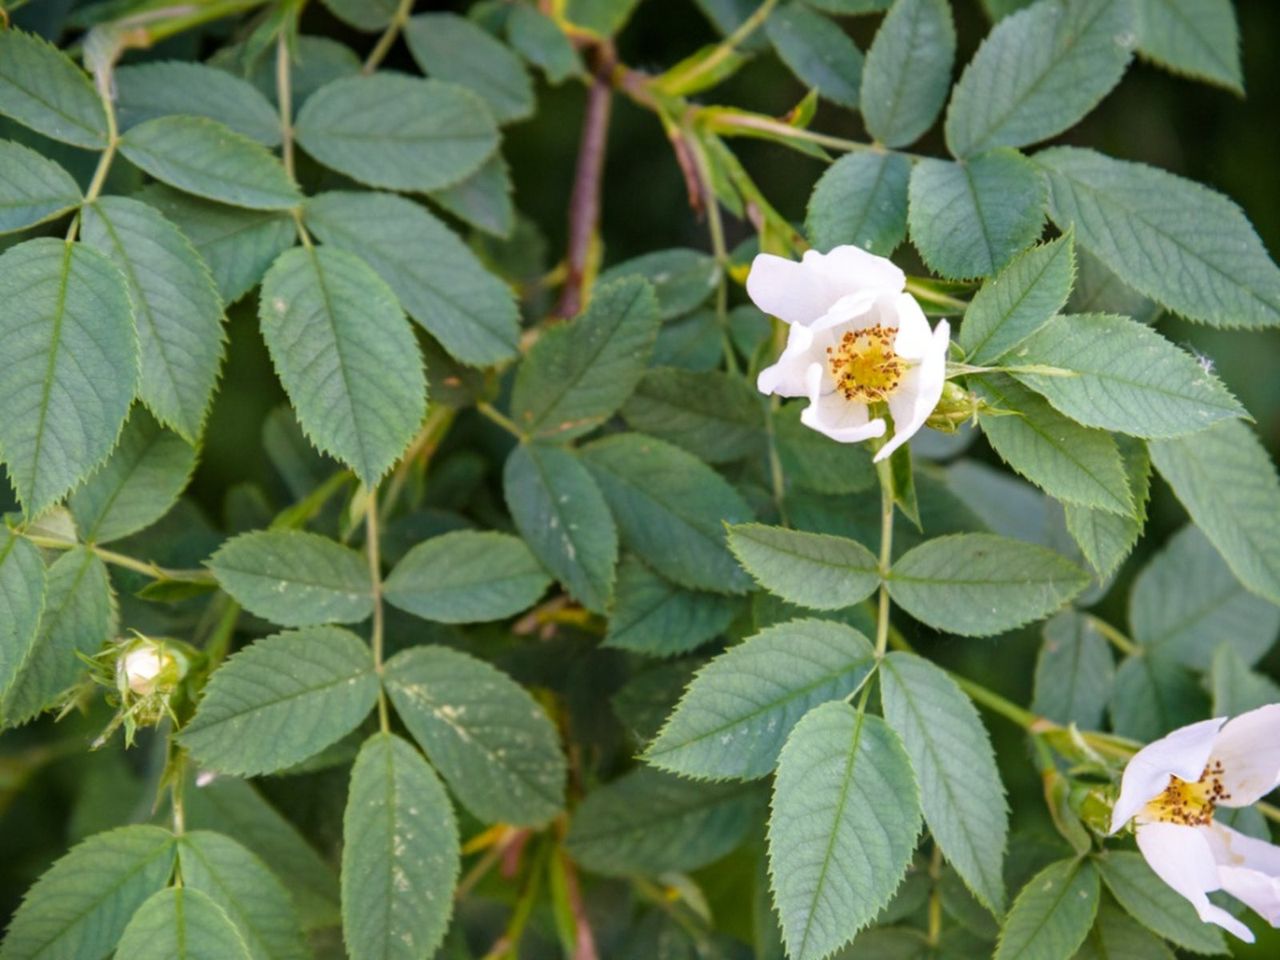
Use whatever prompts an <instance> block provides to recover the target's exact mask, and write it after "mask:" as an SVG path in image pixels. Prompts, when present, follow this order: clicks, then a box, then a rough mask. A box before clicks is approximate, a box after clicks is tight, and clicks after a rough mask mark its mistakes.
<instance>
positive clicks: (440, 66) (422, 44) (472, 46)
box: [404, 13, 534, 123]
mask: <svg viewBox="0 0 1280 960" xmlns="http://www.w3.org/2000/svg"><path fill="white" fill-rule="evenodd" d="M404 38H405V40H406V41H407V42H408V44H409V52H410V53H411V54H413V59H414V60H416V61H417V63H418V66H419V67H421V68H422V72H423V73H427V74H430V75H431V76H433V77H435V78H436V79H437V80H445V81H448V82H449V83H456V84H459V85H461V86H464V87H466V88H468V89H469V90H471V91H472V92H474V93H477V94H479V95H480V97H481V99H483V100H484V102H485V104H486V105H487V106H488V107H489V111H490V113H492V114H493V118H494V119H495V120H497V121H498V123H511V122H512V121H514V120H523V119H525V118H526V117H528V116H530V115H531V114H532V113H533V106H534V103H533V84H532V83H531V82H530V80H529V74H528V73H527V72H526V71H525V69H524V65H523V64H522V63H521V62H520V60H519V58H517V57H516V55H515V54H514V53H512V52H511V51H510V50H509V49H508V48H507V46H506V45H505V44H504V43H502V42H501V41H500V40H497V39H495V38H494V37H493V36H492V35H490V34H489V33H487V32H486V31H485V30H484V29H482V28H481V27H478V26H476V25H475V24H474V23H472V22H471V21H470V20H468V19H466V18H465V17H460V16H458V15H457V14H456V13H420V14H418V16H416V17H410V18H409V22H408V23H406V24H405V26H404Z"/></svg>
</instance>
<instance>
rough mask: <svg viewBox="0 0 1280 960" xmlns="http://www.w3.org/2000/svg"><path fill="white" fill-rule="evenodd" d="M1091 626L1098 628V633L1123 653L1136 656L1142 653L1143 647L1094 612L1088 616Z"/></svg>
mask: <svg viewBox="0 0 1280 960" xmlns="http://www.w3.org/2000/svg"><path fill="white" fill-rule="evenodd" d="M1087 619H1088V621H1089V626H1091V627H1093V629H1095V630H1097V631H1098V633H1100V634H1102V636H1103V637H1104V638H1105V639H1106V640H1107V642H1108V643H1110V644H1111V645H1112V646H1113V647H1115V648H1116V649H1117V650H1119V651H1120V652H1121V653H1123V654H1124V655H1125V656H1129V657H1136V656H1140V655H1141V654H1142V647H1140V646H1138V645H1137V644H1136V643H1134V642H1133V641H1132V640H1130V639H1129V638H1128V637H1126V636H1125V635H1124V634H1123V633H1122V632H1121V631H1119V630H1117V629H1116V628H1115V627H1113V626H1112V625H1111V624H1109V623H1107V622H1106V621H1105V620H1103V619H1101V618H1099V617H1095V616H1093V615H1092V614H1089V616H1088V618H1087Z"/></svg>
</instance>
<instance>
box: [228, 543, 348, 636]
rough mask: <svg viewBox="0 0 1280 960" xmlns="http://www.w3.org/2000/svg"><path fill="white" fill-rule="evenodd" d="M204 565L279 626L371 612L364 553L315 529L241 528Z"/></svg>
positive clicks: (237, 596)
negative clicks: (307, 530) (238, 534)
mask: <svg viewBox="0 0 1280 960" xmlns="http://www.w3.org/2000/svg"><path fill="white" fill-rule="evenodd" d="M209 568H210V569H211V570H212V571H213V573H214V576H216V577H217V578H218V584H219V586H221V587H222V589H223V590H225V591H227V593H229V594H231V596H232V597H233V598H234V599H235V601H236V602H237V603H239V604H240V605H241V606H243V607H244V608H245V609H247V610H248V611H249V612H250V613H255V614H257V615H258V616H260V617H263V618H264V619H266V620H270V621H271V622H272V623H278V624H281V625H282V626H286V627H308V626H312V625H315V624H321V623H359V622H360V621H362V620H364V619H365V618H367V617H368V616H369V614H371V613H373V583H372V581H371V580H370V578H369V565H368V564H367V563H366V562H365V559H364V557H362V556H361V555H360V554H358V553H356V552H355V551H354V550H352V549H351V548H350V547H348V546H344V545H343V544H341V543H337V542H336V541H334V540H330V539H329V538H328V537H322V536H320V535H319V534H315V533H305V532H303V531H301V530H257V531H254V532H252V533H244V534H241V535H240V536H238V537H235V538H234V539H232V540H228V541H227V542H226V543H225V544H223V545H222V548H221V549H219V550H218V552H217V553H215V554H214V555H213V556H212V557H211V558H210V559H209Z"/></svg>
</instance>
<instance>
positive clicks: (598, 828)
mask: <svg viewBox="0 0 1280 960" xmlns="http://www.w3.org/2000/svg"><path fill="white" fill-rule="evenodd" d="M760 801H761V796H760V791H759V789H758V788H757V787H756V786H755V785H754V784H741V783H698V782H696V781H693V780H684V779H682V778H680V777H674V776H672V775H671V774H669V773H663V772H662V771H661V770H655V769H653V768H652V767H637V768H636V769H635V770H632V771H631V772H630V773H626V774H623V775H622V776H621V777H619V778H618V779H616V780H614V781H612V782H610V783H607V784H605V785H604V786H602V787H597V788H596V789H595V790H592V791H591V792H590V793H588V794H587V796H586V797H585V798H584V799H583V801H582V803H580V804H579V805H578V807H577V809H576V810H574V812H573V818H572V820H571V821H570V824H569V833H568V835H567V836H566V837H565V846H566V849H567V850H568V852H569V855H570V856H571V857H573V859H574V860H575V861H576V862H577V863H579V864H580V865H581V866H582V867H583V869H585V870H590V871H591V872H592V873H598V874H601V875H603V876H607V877H625V876H630V875H636V874H638V875H641V876H658V875H659V874H664V873H669V872H671V871H680V872H684V871H688V870H696V869H697V868H699V867H702V866H706V865H707V864H708V863H712V862H714V861H716V860H719V859H720V858H721V857H723V856H724V855H725V854H727V853H729V851H731V850H733V849H734V848H735V847H737V846H738V844H740V843H741V842H742V840H743V838H744V837H745V836H746V835H747V833H748V831H750V830H751V828H752V826H753V825H754V824H755V823H756V822H757V817H758V815H759V812H760V808H761V806H762V804H761V802H760Z"/></svg>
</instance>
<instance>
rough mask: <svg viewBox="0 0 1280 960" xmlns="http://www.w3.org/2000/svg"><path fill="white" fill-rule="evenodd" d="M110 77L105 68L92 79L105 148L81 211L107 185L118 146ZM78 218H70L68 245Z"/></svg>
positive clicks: (78, 225) (75, 232)
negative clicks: (104, 119)
mask: <svg viewBox="0 0 1280 960" xmlns="http://www.w3.org/2000/svg"><path fill="white" fill-rule="evenodd" d="M111 75H112V70H111V69H110V68H109V67H107V68H104V69H103V70H102V71H100V72H98V73H97V75H96V76H95V78H94V85H95V86H96V87H97V90H98V98H99V99H100V100H101V101H102V109H103V110H104V111H105V112H106V115H107V146H106V148H105V149H104V150H103V151H102V153H101V154H100V155H99V157H98V165H97V166H96V167H95V168H94V170H93V179H92V180H90V181H89V189H87V190H86V191H85V193H84V200H83V201H82V202H81V204H80V206H81V209H83V208H84V207H85V206H86V205H88V204H90V203H93V201H95V200H97V199H98V197H99V195H100V194H101V193H102V188H103V187H104V186H105V185H106V183H107V174H108V173H110V172H111V162H112V161H113V160H114V159H115V157H116V148H117V147H118V146H119V145H120V128H119V125H118V123H117V121H116V106H115V103H114V102H113V101H112V99H111ZM80 216H81V215H80V213H79V212H77V213H76V215H75V216H74V217H72V218H71V226H70V227H68V228H67V242H68V243H71V242H72V241H73V240H75V238H76V234H77V233H79V231H80Z"/></svg>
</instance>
